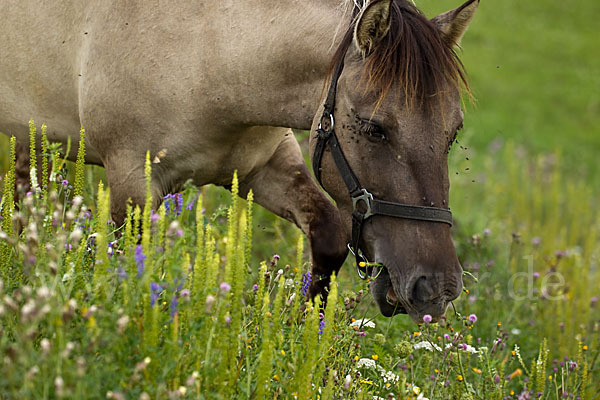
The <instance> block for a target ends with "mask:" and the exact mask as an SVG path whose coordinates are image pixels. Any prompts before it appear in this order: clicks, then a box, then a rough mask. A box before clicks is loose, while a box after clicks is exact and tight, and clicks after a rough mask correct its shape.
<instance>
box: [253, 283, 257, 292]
mask: <svg viewBox="0 0 600 400" xmlns="http://www.w3.org/2000/svg"><path fill="white" fill-rule="evenodd" d="M252 290H253V291H255V292H257V291H258V285H257V284H254V286H252Z"/></svg>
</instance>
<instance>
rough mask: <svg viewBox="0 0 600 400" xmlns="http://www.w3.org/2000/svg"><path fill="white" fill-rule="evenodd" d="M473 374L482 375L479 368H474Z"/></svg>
mask: <svg viewBox="0 0 600 400" xmlns="http://www.w3.org/2000/svg"><path fill="white" fill-rule="evenodd" d="M473 372H475V373H476V374H479V375H481V370H480V369H479V368H473Z"/></svg>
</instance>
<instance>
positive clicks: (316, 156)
mask: <svg viewBox="0 0 600 400" xmlns="http://www.w3.org/2000/svg"><path fill="white" fill-rule="evenodd" d="M343 69H344V56H342V58H341V61H340V62H339V63H338V65H337V66H336V69H335V71H334V73H333V76H332V80H331V84H330V85H329V91H328V93H327V98H326V99H325V104H324V106H323V115H322V116H321V120H320V122H319V126H318V128H317V143H316V145H315V150H314V153H313V159H312V167H313V171H314V173H315V177H316V178H317V181H318V182H319V184H321V186H323V183H322V182H321V159H322V158H323V154H324V153H325V148H326V147H327V145H329V148H330V150H331V155H332V157H333V160H334V162H335V165H336V167H337V169H338V172H339V173H340V176H341V177H342V180H343V181H344V184H345V185H346V188H347V189H348V193H349V194H350V197H351V198H352V208H353V211H352V241H351V242H350V243H349V244H348V249H349V250H350V252H351V253H352V254H353V255H354V257H355V258H356V268H357V271H358V275H359V276H360V278H362V279H366V278H367V277H368V276H370V275H371V269H372V268H370V267H369V263H368V261H367V259H366V258H365V257H364V256H363V255H362V253H361V251H360V248H359V246H360V238H361V234H362V227H363V224H364V221H365V220H367V219H368V218H370V217H372V216H373V215H385V216H388V217H396V218H404V219H412V220H418V221H427V222H437V223H445V224H448V225H450V226H452V213H451V212H450V210H448V209H445V208H438V207H424V206H415V205H409V204H403V203H397V202H392V201H383V200H378V199H375V198H373V195H372V194H371V193H369V192H368V191H367V190H366V189H365V188H363V187H362V185H361V184H360V182H359V181H358V178H357V177H356V175H355V174H354V172H353V171H352V168H350V164H348V161H347V160H346V157H345V156H344V152H343V151H342V148H341V147H340V142H339V140H338V138H337V135H336V134H335V119H334V117H333V113H334V110H335V98H336V93H337V83H338V80H339V78H340V75H341V74H342V70H343Z"/></svg>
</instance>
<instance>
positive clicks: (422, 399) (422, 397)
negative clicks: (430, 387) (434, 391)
mask: <svg viewBox="0 0 600 400" xmlns="http://www.w3.org/2000/svg"><path fill="white" fill-rule="evenodd" d="M417 400H429V399H428V398H427V397H425V396H423V393H421V394H420V395H419V397H417Z"/></svg>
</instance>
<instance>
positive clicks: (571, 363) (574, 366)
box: [568, 361, 577, 372]
mask: <svg viewBox="0 0 600 400" xmlns="http://www.w3.org/2000/svg"><path fill="white" fill-rule="evenodd" d="M568 366H569V371H571V372H573V371H575V370H576V369H577V363H576V362H575V361H569V363H568Z"/></svg>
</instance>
